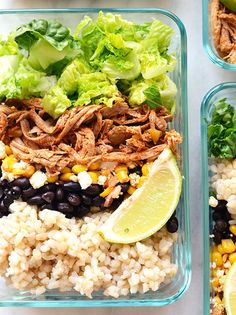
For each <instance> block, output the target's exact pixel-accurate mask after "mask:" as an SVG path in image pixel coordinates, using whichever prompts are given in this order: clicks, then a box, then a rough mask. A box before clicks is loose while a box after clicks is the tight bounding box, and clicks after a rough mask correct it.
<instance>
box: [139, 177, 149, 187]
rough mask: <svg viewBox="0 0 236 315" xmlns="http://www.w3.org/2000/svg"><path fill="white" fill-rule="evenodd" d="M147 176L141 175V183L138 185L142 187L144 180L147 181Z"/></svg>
mask: <svg viewBox="0 0 236 315" xmlns="http://www.w3.org/2000/svg"><path fill="white" fill-rule="evenodd" d="M146 179H147V176H141V177H140V179H139V183H138V185H137V187H138V188H140V187H142V185H143V184H144V182H145V181H146Z"/></svg>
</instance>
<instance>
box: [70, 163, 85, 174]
mask: <svg viewBox="0 0 236 315" xmlns="http://www.w3.org/2000/svg"><path fill="white" fill-rule="evenodd" d="M87 170H88V167H87V166H86V165H83V164H76V165H74V166H73V167H72V172H73V173H75V174H79V173H81V172H84V171H87Z"/></svg>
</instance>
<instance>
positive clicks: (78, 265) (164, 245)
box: [0, 201, 177, 298]
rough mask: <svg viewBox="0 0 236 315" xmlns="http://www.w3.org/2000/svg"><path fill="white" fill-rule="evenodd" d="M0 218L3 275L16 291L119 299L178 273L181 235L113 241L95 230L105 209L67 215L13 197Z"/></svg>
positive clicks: (164, 233)
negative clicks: (175, 251) (176, 249)
mask: <svg viewBox="0 0 236 315" xmlns="http://www.w3.org/2000/svg"><path fill="white" fill-rule="evenodd" d="M10 210H11V212H12V213H11V214H9V215H8V216H7V217H2V218H1V219H0V274H1V275H2V276H4V277H5V279H6V282H7V283H8V284H10V285H12V286H13V287H14V288H16V289H18V290H30V291H31V292H32V293H33V294H37V295H38V294H42V293H44V292H45V291H46V290H47V289H49V290H50V289H58V290H60V291H70V290H76V291H78V292H79V293H80V294H82V295H86V296H88V297H90V298H92V293H93V292H94V291H97V290H100V289H102V290H103V293H104V295H106V296H112V297H115V298H118V297H119V296H120V295H127V294H129V293H137V292H139V293H145V292H147V291H149V290H152V291H156V290H158V288H159V286H160V284H161V283H163V282H167V281H169V280H170V279H171V278H172V277H173V276H174V275H175V274H176V271H177V266H176V265H175V264H173V263H172V262H171V249H172V246H173V243H174V242H175V241H176V239H177V233H173V234H171V233H169V232H167V230H166V229H165V228H163V229H162V230H160V231H159V232H157V233H156V234H155V235H153V236H152V237H150V238H148V239H146V240H144V241H142V242H137V243H135V244H130V245H118V244H110V243H108V242H106V241H105V240H103V239H102V237H101V236H100V235H99V234H98V233H97V229H98V227H99V226H100V225H102V224H103V223H104V222H105V221H106V220H107V219H108V217H109V216H110V214H109V213H105V212H101V213H96V214H92V215H91V216H88V217H85V218H83V219H80V220H77V219H74V218H73V219H67V218H65V216H64V215H63V214H62V213H59V212H57V211H51V210H43V211H37V207H35V206H30V205H28V204H27V203H25V202H21V201H15V202H14V203H13V204H11V206H10Z"/></svg>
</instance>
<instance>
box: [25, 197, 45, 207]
mask: <svg viewBox="0 0 236 315" xmlns="http://www.w3.org/2000/svg"><path fill="white" fill-rule="evenodd" d="M27 202H28V204H30V205H36V206H41V205H43V204H44V202H45V201H44V200H43V198H42V196H33V197H31V198H29V199H28V200H27Z"/></svg>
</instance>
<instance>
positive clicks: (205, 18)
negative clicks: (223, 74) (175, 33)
mask: <svg viewBox="0 0 236 315" xmlns="http://www.w3.org/2000/svg"><path fill="white" fill-rule="evenodd" d="M210 1H211V0H210ZM210 1H209V0H202V10H203V14H202V37H203V47H204V49H205V51H206V52H207V54H208V56H209V58H210V60H211V61H212V62H213V63H214V64H216V65H218V66H219V67H221V68H223V69H225V70H231V71H236V64H231V63H229V62H226V61H224V60H223V59H222V58H220V57H219V55H218V54H216V53H215V51H214V50H213V48H212V45H211V44H210V39H209V36H210V33H211V30H210V27H209V10H208V6H209V2H210Z"/></svg>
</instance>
